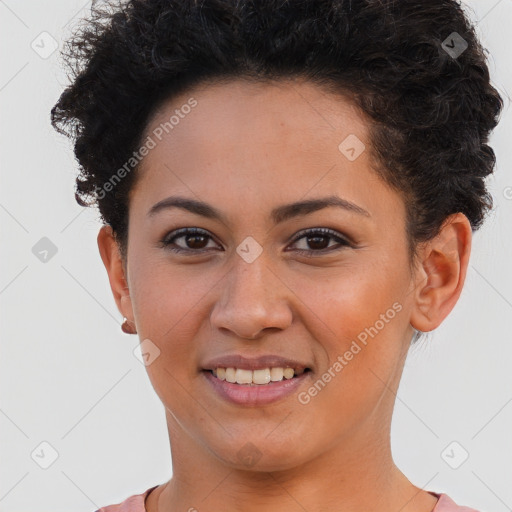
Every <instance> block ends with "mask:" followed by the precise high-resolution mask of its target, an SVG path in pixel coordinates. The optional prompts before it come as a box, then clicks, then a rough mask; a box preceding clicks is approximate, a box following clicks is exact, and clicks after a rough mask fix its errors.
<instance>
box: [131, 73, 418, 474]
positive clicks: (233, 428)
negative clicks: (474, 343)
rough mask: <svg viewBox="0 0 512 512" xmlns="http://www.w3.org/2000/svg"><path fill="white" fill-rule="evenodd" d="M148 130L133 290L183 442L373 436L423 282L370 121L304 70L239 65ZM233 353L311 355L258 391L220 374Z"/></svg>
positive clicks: (361, 440) (306, 441)
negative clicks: (252, 76)
mask: <svg viewBox="0 0 512 512" xmlns="http://www.w3.org/2000/svg"><path fill="white" fill-rule="evenodd" d="M184 105H191V107H190V108H188V107H184ZM176 110H178V112H176ZM172 115H175V119H173V121H171V122H172V123H173V124H172V127H170V125H169V119H170V118H171V116H172ZM176 119H178V121H176ZM166 122H167V123H168V124H167V131H166V129H162V127H163V126H165V123H166ZM145 135H146V137H147V136H149V137H150V138H151V140H152V143H150V144H148V146H154V147H152V148H151V149H150V150H149V152H148V154H147V156H145V158H144V160H143V163H142V167H141V169H139V170H137V172H140V175H139V176H138V181H137V183H136V185H135V187H134V188H133V190H132V194H131V198H130V214H129V235H128V253H127V254H128V258H127V267H126V282H127V286H128V289H129V296H125V297H124V300H123V301H121V302H122V307H123V314H124V315H125V316H127V317H128V318H131V319H133V321H134V322H135V324H136V326H137V331H138V334H139V337H140V340H141V341H142V342H143V343H145V344H146V347H147V349H148V352H149V354H150V356H149V358H150V364H148V365H147V367H146V369H147V372H148V375H149V377H150V380H151V383H152V385H153V387H154V389H155V391H156V393H157V394H158V396H159V398H160V399H161V401H162V403H163V404H164V406H165V408H166V411H167V420H168V427H169V433H170V436H171V442H172V438H173V437H175V438H180V439H185V438H186V439H188V440H189V441H190V443H191V444H193V445H194V446H195V449H197V453H199V452H202V453H204V454H205V456H206V454H207V455H208V456H211V457H214V458H215V459H216V460H218V461H222V462H224V463H226V464H229V465H231V466H236V467H243V465H244V463H246V461H245V459H246V457H245V455H244V454H246V452H247V451H248V452H249V455H254V454H259V455H257V458H258V464H257V466H255V468H257V469H261V470H265V471H268V470H276V469H283V468H290V467H294V466H297V465H299V464H301V463H305V462H307V461H310V460H312V459H314V458H315V457H317V456H318V454H319V453H325V452H327V451H328V450H331V451H333V452H336V450H343V451H344V453H348V452H349V451H352V452H355V451H357V450H358V449H359V448H360V447H361V446H372V445H378V444H379V443H380V442H381V441H382V439H384V438H386V436H387V435H388V430H389V424H390V422H391V412H392V406H393V402H394V395H393V393H392V392H391V391H390V390H393V389H396V387H397V386H398V382H399V378H400V374H401V371H402V367H403V362H404V358H405V355H406V352H407V349H408V346H409V342H410V339H411V336H412V334H413V330H412V327H411V325H410V320H411V312H412V310H413V308H414V303H413V300H414V296H415V295H414V293H412V291H413V289H414V281H413V276H412V275H411V273H410V267H409V259H408V244H407V237H406V229H405V222H406V212H405V206H404V201H403V199H402V197H401V195H400V194H399V193H398V192H396V191H394V190H392V189H391V188H389V187H388V186H387V185H386V184H385V183H384V182H383V181H382V180H381V179H380V178H379V177H378V176H377V174H376V173H375V172H374V170H372V168H371V160H370V140H369V136H368V124H367V122H366V120H365V119H364V118H363V117H362V115H361V114H360V113H359V112H358V111H357V110H356V109H355V107H354V106H353V105H352V104H351V103H350V101H349V100H348V99H344V98H342V97H340V96H334V95H331V94H328V93H326V92H325V91H322V90H321V89H319V88H318V87H317V86H315V85H313V84H311V83H308V82H300V81H287V82H286V81H282V82H274V83H272V84H264V85H263V84H253V83H249V82H245V81H242V80H240V81H233V82H229V83H226V84H217V85H209V86H204V87H198V88H195V89H193V90H191V91H188V92H187V93H186V94H183V95H181V96H180V97H177V98H174V99H173V100H172V101H171V102H168V103H167V104H164V105H163V106H162V107H161V108H160V110H159V112H157V113H156V114H155V116H154V117H153V118H152V119H151V121H150V123H149V124H148V127H147V131H146V134H145ZM347 137H349V138H348V139H347ZM146 140H149V139H146ZM153 143H154V144H153ZM363 145H364V146H363ZM170 198H171V199H170ZM178 198H180V199H181V201H182V202H181V203H180V204H181V206H180V205H177V204H176V202H177V199H178ZM184 201H189V202H188V203H186V202H184ZM199 201H200V202H202V203H206V205H207V206H204V205H203V206H198V205H197V203H192V202H199ZM329 201H330V202H329ZM173 202H174V204H172V203H173ZM194 204H195V206H194ZM294 204H295V206H291V205H294ZM191 205H192V206H193V207H192V206H191ZM187 230H188V231H187ZM127 293H128V290H127ZM148 340H149V341H148ZM225 356H226V357H227V356H242V357H245V358H248V359H254V358H258V357H260V356H277V357H281V358H284V359H286V360H289V361H290V365H291V366H293V365H294V364H295V365H296V366H299V365H302V366H305V367H307V368H308V369H309V370H308V371H306V372H305V373H304V374H303V375H302V376H301V377H300V378H297V377H294V378H293V379H289V380H288V379H285V381H284V382H285V383H286V384H287V385H289V386H290V389H285V388H286V386H285V385H284V384H283V382H281V383H280V384H279V383H277V382H276V383H271V384H262V385H259V384H255V385H253V386H250V389H249V390H248V387H249V386H247V385H243V384H227V383H226V382H225V381H221V380H220V379H219V378H218V377H215V376H214V375H213V374H212V373H211V372H210V371H207V370H210V369H212V367H213V366H216V365H218V366H222V365H221V364H219V363H213V364H210V362H211V361H212V360H214V359H218V358H221V359H222V358H224V357H225ZM292 362H293V363H292ZM233 366H234V367H236V366H237V365H233ZM238 366H240V367H242V368H243V367H244V364H243V363H240V364H239V365H238ZM260 366H261V367H262V368H264V367H265V366H267V367H269V366H287V363H283V364H280V363H279V361H278V362H276V363H272V362H269V361H267V363H262V364H261V365H260ZM277 373H279V371H277ZM238 375H239V376H243V375H246V374H244V373H243V372H242V373H240V372H239V373H238ZM260 376H262V378H266V374H265V373H261V374H260ZM214 381H215V382H214ZM259 386H261V387H260V388H259ZM266 386H268V388H266V389H263V388H265V387H266ZM271 387H273V389H274V390H271V389H270V388H271ZM235 388H236V389H235ZM259 389H261V391H259ZM297 446H300V450H298V449H297ZM244 450H245V452H244ZM253 459H254V457H253ZM244 461H245V462H244Z"/></svg>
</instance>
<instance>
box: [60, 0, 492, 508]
mask: <svg viewBox="0 0 512 512" xmlns="http://www.w3.org/2000/svg"><path fill="white" fill-rule="evenodd" d="M93 14H94V15H93V16H92V18H91V19H90V21H89V22H88V24H87V25H86V26H85V27H84V30H83V31H82V32H81V33H80V34H78V35H77V36H76V37H75V39H74V40H73V41H72V42H71V44H70V45H69V47H68V55H67V57H68V59H69V63H70V65H72V66H74V67H73V69H74V72H75V73H74V76H73V81H72V83H71V85H70V86H69V87H67V89H66V90H65V91H64V92H63V94H62V96H61V97H60V99H59V101H58V103H57V104H56V105H55V107H54V108H53V110H52V123H53V125H54V127H55V128H56V129H57V130H59V131H61V132H62V133H65V134H67V135H69V136H71V137H73V139H74V143H75V154H76V157H77V159H78V160H79V163H80V165H81V174H80V176H79V178H78V180H77V200H78V201H79V203H80V204H81V205H83V206H86V205H97V206H98V207H99V210H100V212H101V216H102V220H103V222H104V225H103V227H102V228H101V230H100V232H99V235H98V246H99V251H100V254H101V258H102V260H103V263H104V264H105V267H106V270H107V272H108V277H109V280H110V285H111V288H112V292H113V296H114V299H115V301H116V304H117V307H118V309H119V311H120V313H121V314H122V315H123V317H124V318H125V320H124V323H123V326H122V327H123V331H124V332H127V333H131V334H138V336H139V338H140V341H141V350H142V355H143V358H144V364H145V365H146V368H147V371H148V375H149V378H150V380H151V383H152V385H153V387H154V389H155V391H156V393H157V395H158V396H159V398H160V399H161V401H162V404H163V405H164V407H165V409H166V419H167V426H168V432H169V439H170V443H171V449H172V469H173V476H172V478H171V479H170V480H169V481H168V482H166V483H164V484H161V485H157V486H154V487H152V488H150V489H148V490H146V491H145V492H144V493H142V494H136V495H133V496H131V497H129V498H127V499H126V500H125V501H124V502H123V503H121V504H118V505H110V506H105V507H103V508H101V509H100V510H101V511H102V512H114V511H116V510H122V511H134V512H135V511H137V512H142V511H148V512H157V511H158V512H164V511H169V512H170V511H175V510H176V511H177V510H189V511H192V510H199V511H201V510H222V511H224V512H230V511H235V510H244V511H247V512H250V511H255V510H297V511H298V510H307V511H309V512H314V511H321V510H322V511H323V510H329V511H338V510H343V511H347V512H348V511H350V512H358V511H369V510H379V511H386V512H387V511H389V512H397V511H403V512H430V511H435V512H445V511H465V510H472V509H469V508H466V507H460V506H458V505H456V504H455V502H454V501H453V500H452V499H451V498H450V497H449V496H447V495H446V494H442V493H435V492H433V491H427V490H423V489H420V488H418V487H416V486H415V485H413V484H412V483H411V482H410V481H409V480H408V479H407V478H406V476H405V475H404V474H403V473H402V472H401V471H400V470H399V469H398V468H397V466H396V465H395V464H394V462H393V459H392V454H391V448H390V426H391V417H392V411H393V406H394V400H395V393H396V390H397V388H398V385H399V382H400V377H401V374H402V370H403V366H404V362H405V359H406V355H407V351H408V348H409V346H410V344H411V341H413V342H414V341H415V340H417V339H418V336H420V335H421V333H422V332H428V331H432V330H434V329H435V328H436V327H438V326H439V325H440V324H441V323H442V322H443V320H444V319H445V318H446V317H447V315H448V314H449V313H450V311H451V310H452V308H453V307H454V305H455V304H456V302H457V300H458V298H459V296H460V293H461V290H462V288H463V285H464V280H465V277H466V271H467V268H468V261H469V257H470V249H471V236H472V232H473V231H475V230H476V229H477V228H478V227H480V225H481V224H482V222H483V219H484V216H485V213H486V211H487V210H488V209H489V208H490V207H491V204H492V201H491V197H490V195H489V193H488V192H487V190H486V187H485V182H484V179H485V177H486V176H488V175H489V174H491V173H492V172H493V168H494V164H495V156H494V152H493V150H492V149H491V148H490V147H489V146H488V145H487V141H488V136H489V133H490V132H491V131H492V129H493V128H494V127H495V126H496V124H497V121H498V118H499V114H500V112H501V109H502V100H501V98H500V96H499V95H498V93H497V91H496V90H495V89H494V88H493V87H492V86H491V85H490V81H489V72H488V68H487V64H486V59H485V54H484V50H483V49H482V48H481V46H480V44H479V42H478V40H477V37H476V35H475V32H474V28H473V27H472V26H471V23H470V22H469V21H468V19H467V18H466V17H465V15H464V13H463V11H462V9H461V7H460V5H459V4H458V3H457V2H455V1H451V0H431V1H429V2H416V1H415V0H414V1H411V0H398V1H385V0H381V1H379V0H365V1H360V2H354V1H350V0H330V1H327V0H326V1H319V0H302V1H299V0H290V1H272V0H257V1H246V0H240V1H237V2H235V1H233V0H205V1H202V2H198V1H195V0H194V1H193V0H185V1H184V0H181V1H173V0H167V1H159V0H145V1H144V0H131V1H129V2H127V3H125V4H124V5H122V6H121V5H119V6H116V7H115V8H114V9H111V10H110V11H109V10H108V9H107V8H104V9H100V8H95V9H94V11H93Z"/></svg>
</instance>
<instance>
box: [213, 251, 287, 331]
mask: <svg viewBox="0 0 512 512" xmlns="http://www.w3.org/2000/svg"><path fill="white" fill-rule="evenodd" d="M235 259H236V261H235V263H234V264H233V268H232V271H230V272H229V274H228V275H227V277H226V280H225V281H224V282H223V283H222V284H220V283H219V285H220V287H221V288H220V290H221V292H220V296H219V298H218V300H217V302H216V303H215V306H214V307H213V310H212V313H211V316H210V321H211V324H212V327H213V328H216V329H220V330H224V331H230V332H231V333H233V334H234V335H236V336H237V337H238V338H244V339H256V338H259V337H261V336H262V335H264V334H266V333H267V332H268V331H265V333H264V334H262V332H263V331H264V330H271V329H272V330H274V329H279V330H283V329H286V328H287V327H289V326H290V324H291V323H292V320H293V314H292V311H291V309H290V301H289V297H288V296H287V294H289V293H291V292H290V291H289V289H288V288H287V287H286V286H285V285H284V283H283V282H282V281H281V279H280V278H279V276H278V274H277V273H276V271H275V270H274V269H271V268H270V267H269V266H268V264H267V262H266V259H265V258H264V257H262V256H260V257H259V258H257V259H256V260H255V261H253V262H252V263H247V262H246V261H244V260H243V259H242V258H240V257H239V256H238V255H236V256H235Z"/></svg>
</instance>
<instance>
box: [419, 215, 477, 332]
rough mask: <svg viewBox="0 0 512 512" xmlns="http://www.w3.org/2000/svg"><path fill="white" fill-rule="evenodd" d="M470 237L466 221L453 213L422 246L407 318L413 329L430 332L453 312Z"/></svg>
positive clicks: (468, 224) (467, 256) (469, 250)
mask: <svg viewBox="0 0 512 512" xmlns="http://www.w3.org/2000/svg"><path fill="white" fill-rule="evenodd" d="M471 237H472V230H471V224H470V222H469V220H468V219H467V217H466V216H465V215H463V214H462V213H456V214H453V215H451V216H450V217H448V219H447V220H446V221H445V223H444V224H443V227H442V228H441V230H440V232H439V234H438V235H437V236H436V237H435V238H433V239H432V240H430V241H428V242H426V243H425V244H423V246H422V248H421V254H420V257H419V262H418V269H417V273H416V283H415V286H416V288H415V290H414V300H415V304H414V308H413V311H412V314H411V325H412V327H414V328H415V329H417V330H419V331H422V332H429V331H432V330H433V329H435V328H436V327H438V326H439V325H440V324H441V323H442V322H443V320H444V319H445V318H446V317H447V316H448V314H449V313H450V312H451V311H452V309H453V308H454V306H455V304H456V303H457V300H458V299H459V297H460V294H461V292H462V288H463V286H464V281H465V279H466V273H467V268H468V265H469V256H470V253H471Z"/></svg>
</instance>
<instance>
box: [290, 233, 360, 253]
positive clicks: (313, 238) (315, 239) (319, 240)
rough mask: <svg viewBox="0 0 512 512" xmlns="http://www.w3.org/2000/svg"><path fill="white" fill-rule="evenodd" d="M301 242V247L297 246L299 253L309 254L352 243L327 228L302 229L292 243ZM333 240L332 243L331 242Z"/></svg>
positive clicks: (328, 250) (331, 249)
mask: <svg viewBox="0 0 512 512" xmlns="http://www.w3.org/2000/svg"><path fill="white" fill-rule="evenodd" d="M301 241H304V242H303V247H302V248H298V249H297V251H298V252H299V253H304V254H309V255H312V253H322V252H323V253H327V252H332V251H333V250H337V249H340V248H342V247H347V246H348V247H351V246H352V244H351V243H350V241H349V240H348V239H346V238H345V237H344V236H343V235H341V234H340V233H337V232H336V231H333V230H332V229H327V228H317V229H311V230H308V231H302V232H301V233H299V236H297V237H296V238H295V240H294V241H293V244H294V245H296V244H297V243H298V242H301ZM333 241H334V242H335V244H334V245H332V244H331V242H333Z"/></svg>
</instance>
